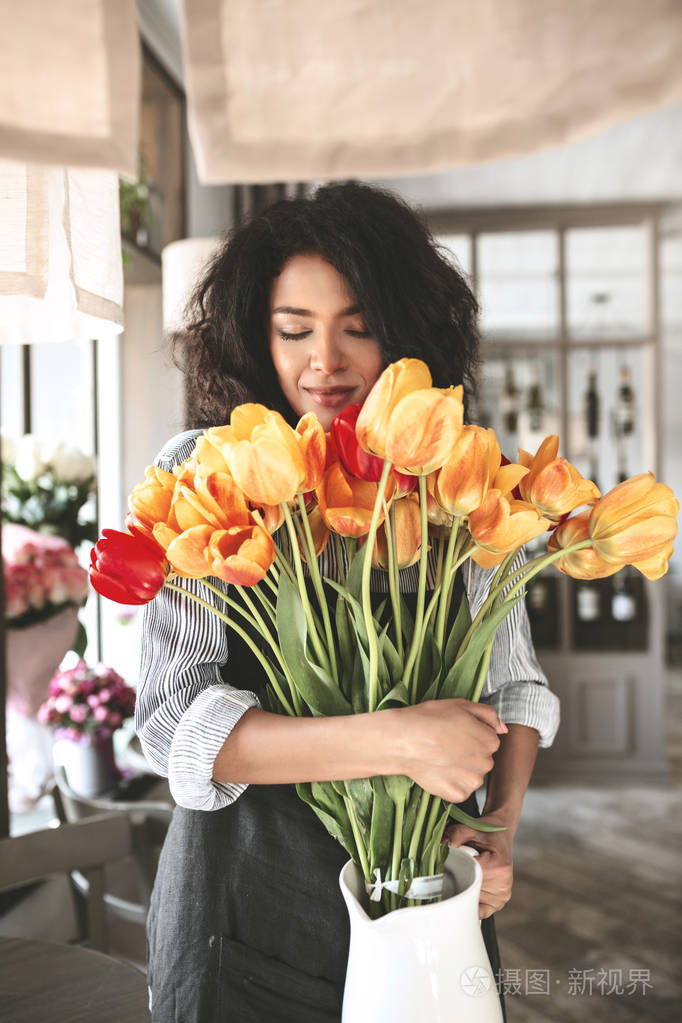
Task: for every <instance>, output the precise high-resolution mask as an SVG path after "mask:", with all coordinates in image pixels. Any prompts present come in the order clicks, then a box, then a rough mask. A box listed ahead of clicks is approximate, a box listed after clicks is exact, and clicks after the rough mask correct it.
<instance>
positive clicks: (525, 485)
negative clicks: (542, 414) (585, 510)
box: [519, 434, 601, 522]
mask: <svg viewBox="0 0 682 1023" xmlns="http://www.w3.org/2000/svg"><path fill="white" fill-rule="evenodd" d="M558 450H559V438H558V436H557V435H556V434H551V435H550V436H549V437H545V439H544V440H543V442H542V444H541V445H540V447H539V448H538V450H537V452H536V453H535V455H531V454H530V453H529V452H528V451H524V450H523V448H519V462H520V463H521V465H524V466H526V468H527V469H528V474H527V475H526V476H524V478H523V479H522V480H521V481H520V483H519V490H520V491H521V497H522V498H523V499H524V501H528V502H530V503H531V504H534V505H535V507H536V508H537V509H538V511H539V512H540V514H541V515H544V517H545V518H548V519H551V520H552V522H558V521H559V520H560V519H561V518H563V517H564V516H565V515H568V514H570V512H572V511H574V510H575V509H576V508H580V507H581V506H582V505H584V504H595V502H596V501H598V500H599V498H600V496H601V494H600V491H599V489H598V487H597V485H596V484H595V483H593V482H592V480H586V479H584V477H583V476H581V474H580V473H579V472H578V470H577V469H576V467H575V466H574V465H571V463H570V462H568V461H567V460H566V459H565V458H557V452H558Z"/></svg>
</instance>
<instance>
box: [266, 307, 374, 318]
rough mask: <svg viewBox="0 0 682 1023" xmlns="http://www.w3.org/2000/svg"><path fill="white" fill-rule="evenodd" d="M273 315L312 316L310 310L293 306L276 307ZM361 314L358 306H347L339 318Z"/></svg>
mask: <svg viewBox="0 0 682 1023" xmlns="http://www.w3.org/2000/svg"><path fill="white" fill-rule="evenodd" d="M272 312H273V315H274V314H275V313H289V314H291V315H292V316H314V315H315V314H314V313H313V312H311V310H310V309H299V308H297V307H296V306H293V305H278V306H277V308H276V309H273V310H272ZM359 312H362V310H361V309H360V306H359V305H349V306H348V307H347V308H346V309H342V310H341V312H340V314H339V315H340V316H354V315H355V313H359Z"/></svg>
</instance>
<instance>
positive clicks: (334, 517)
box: [315, 462, 395, 537]
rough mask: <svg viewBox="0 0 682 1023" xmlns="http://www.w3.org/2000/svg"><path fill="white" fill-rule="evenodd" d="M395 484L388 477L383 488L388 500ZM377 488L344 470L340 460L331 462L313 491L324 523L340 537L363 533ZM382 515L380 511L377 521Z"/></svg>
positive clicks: (369, 519) (376, 484)
mask: <svg viewBox="0 0 682 1023" xmlns="http://www.w3.org/2000/svg"><path fill="white" fill-rule="evenodd" d="M394 486H395V484H394V482H393V480H392V478H391V477H390V476H389V479H388V480H387V482H386V491H385V493H386V500H387V501H388V500H390V498H391V497H392V495H393V488H394ZM378 489H379V485H378V483H370V482H368V481H367V480H359V479H357V477H355V476H351V474H350V473H347V472H346V470H345V469H344V468H343V466H342V465H341V463H340V462H333V463H332V465H330V467H329V468H328V469H327V471H326V472H325V474H324V476H323V477H322V481H321V483H320V485H319V486H318V487H317V489H316V491H315V493H316V494H317V500H318V504H319V507H320V514H321V515H322V518H323V520H324V522H325V524H326V525H327V526H328V528H329V529H332V530H333V531H334V532H335V533H340V534H341V536H354V537H359V536H366V535H367V533H369V527H370V522H371V520H372V513H373V511H374V502H375V500H376V496H377V491H378ZM383 518H384V516H383V512H381V513H380V517H379V522H380V523H381V522H383Z"/></svg>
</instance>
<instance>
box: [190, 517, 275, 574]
mask: <svg viewBox="0 0 682 1023" xmlns="http://www.w3.org/2000/svg"><path fill="white" fill-rule="evenodd" d="M206 560H207V562H208V564H209V565H210V569H211V574H212V575H216V576H218V578H219V579H223V580H224V581H225V582H226V583H233V584H234V585H236V586H255V585H256V583H259V582H260V581H261V579H264V578H265V576H266V575H267V573H268V569H269V568H270V566H271V565H272V563H273V561H274V560H275V545H274V543H273V541H272V537H271V536H270V534H269V533H268V532H267V530H266V529H264V527H263V526H262V525H261V524H260V523H259V522H258V521H257V519H255V518H254V520H253V521H252V522H251V524H250V525H248V526H231V527H230V528H229V529H219V530H216V531H215V532H214V533H213V534H212V536H211V538H210V540H209V543H208V549H207V551H206Z"/></svg>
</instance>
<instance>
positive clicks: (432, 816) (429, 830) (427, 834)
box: [421, 796, 443, 877]
mask: <svg viewBox="0 0 682 1023" xmlns="http://www.w3.org/2000/svg"><path fill="white" fill-rule="evenodd" d="M442 803H443V800H442V799H439V798H438V797H437V796H434V798H433V802H432V803H431V809H430V810H429V819H428V820H427V822H426V829H425V831H424V848H426V846H427V845H428V844H429V842H430V840H431V836H432V834H433V829H434V828H435V826H436V822H437V821H438V817H439V816H440V813H441V806H442ZM435 853H436V849H435V848H434V849H432V850H431V855H430V856H429V862H428V863H422V864H421V870H423V871H424V874H425V875H426V876H427V877H428V875H429V874H433V866H434V860H435Z"/></svg>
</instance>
